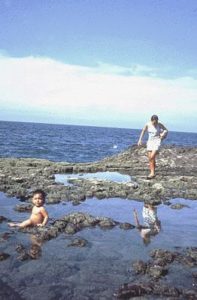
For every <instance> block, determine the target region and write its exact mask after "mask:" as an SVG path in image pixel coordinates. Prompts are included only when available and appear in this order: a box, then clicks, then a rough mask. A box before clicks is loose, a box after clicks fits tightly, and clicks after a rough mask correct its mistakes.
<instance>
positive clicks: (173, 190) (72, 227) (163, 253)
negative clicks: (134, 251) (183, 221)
mask: <svg viewBox="0 0 197 300" xmlns="http://www.w3.org/2000/svg"><path fill="white" fill-rule="evenodd" d="M106 171H109V172H114V171H116V172H119V173H121V174H124V175H129V176H130V177H131V180H130V181H129V182H115V181H110V180H101V179H95V178H92V179H88V178H86V177H85V178H84V177H83V176H78V177H77V178H72V174H84V173H96V172H106ZM55 174H71V177H70V178H69V179H68V183H69V184H67V185H64V184H63V183H60V182H57V181H56V178H55ZM147 174H148V160H147V156H146V149H145V148H144V147H141V148H138V147H136V146H133V147H130V148H128V149H127V150H126V151H124V152H123V153H120V154H118V155H115V156H111V157H108V158H105V159H104V160H101V161H98V162H94V163H83V164H82V163H75V164H74V163H66V162H59V163H56V162H52V161H48V160H40V159H33V158H32V159H26V158H18V159H17V158H2V159H0V191H2V192H4V193H6V195H8V196H13V197H17V198H19V199H20V200H22V201H24V202H23V203H20V204H17V205H16V206H15V207H14V205H13V209H14V210H15V211H16V212H30V211H31V209H32V204H31V202H30V198H31V195H32V191H33V190H34V189H37V188H42V189H43V190H44V191H45V192H46V193H47V203H48V204H55V203H60V202H61V201H62V202H67V201H70V202H72V204H73V205H78V204H80V203H81V202H82V201H85V200H86V199H88V198H98V199H106V198H115V197H119V198H122V199H130V200H132V199H135V200H138V201H149V202H151V203H154V204H160V203H162V202H163V203H164V204H167V205H170V208H169V209H171V208H172V211H173V210H174V209H176V210H181V209H182V208H183V211H184V209H187V208H188V207H189V206H188V205H187V204H181V203H175V204H172V203H171V202H170V201H169V200H170V199H172V198H185V199H191V200H192V199H193V200H196V199H197V194H196V186H197V149H196V148H183V147H174V146H165V147H163V148H162V149H161V152H160V154H159V156H158V158H157V176H156V177H155V178H154V179H153V180H147V178H146V177H147ZM6 199H7V198H6ZM92 201H94V202H95V199H92ZM107 201H109V200H107ZM113 201H114V199H113ZM121 201H122V200H121ZM103 202H104V200H103ZM103 202H102V203H103ZM99 203H101V202H99ZM129 203H131V202H129ZM192 203H194V202H192ZM138 204H139V205H141V203H138ZM67 205H68V204H67ZM58 206H59V205H58ZM163 207H165V208H167V206H163ZM181 212H182V211H180V213H181ZM177 213H178V211H177ZM8 221H10V220H8V219H7V218H6V217H5V216H0V224H1V225H2V228H4V231H3V232H2V234H1V236H0V243H2V245H6V243H8V244H9V243H10V244H9V245H12V238H13V239H15V238H16V240H17V244H16V245H14V247H15V248H14V249H13V248H8V249H12V250H10V251H9V250H8V251H7V248H6V246H4V248H3V250H1V251H0V264H1V266H2V269H1V273H2V274H3V275H4V279H5V278H7V280H4V281H3V280H2V281H0V286H1V289H0V298H2V299H27V298H28V297H29V294H28V293H29V290H28V289H29V284H27V283H26V282H25V280H26V279H24V278H23V272H21V273H20V271H19V269H18V270H17V271H16V272H15V275H16V277H17V278H19V279H18V280H19V281H18V282H25V284H24V286H23V289H22V290H21V289H18V282H17V281H16V282H14V281H13V282H12V283H10V278H9V276H10V275H9V271H8V272H7V271H6V270H7V269H6V268H9V261H10V262H12V263H13V262H14V264H16V266H22V264H23V263H24V264H25V263H28V264H32V265H31V266H33V263H34V262H35V261H36V260H38V263H39V261H40V260H41V258H42V256H44V255H43V253H42V251H43V247H42V246H43V245H46V246H45V247H44V248H45V251H46V249H47V245H49V244H50V243H51V242H53V241H57V240H58V239H59V245H61V247H63V246H62V245H64V244H65V240H66V239H69V241H70V243H69V244H67V248H66V247H65V246H64V247H65V250H64V251H65V253H66V249H67V251H69V250H68V249H74V250H75V249H77V248H78V249H77V250H79V251H80V252H83V250H84V251H87V252H86V254H88V253H89V252H88V249H89V248H91V247H95V251H97V248H96V243H97V242H98V241H97V240H95V241H92V240H91V238H90V239H89V238H87V239H86V235H85V233H84V232H85V231H86V230H90V229H91V232H92V230H93V229H94V230H97V229H98V230H100V229H102V230H101V231H102V232H103V230H110V229H112V228H114V230H117V232H118V234H117V236H116V238H117V240H118V238H120V236H121V234H120V233H119V232H122V233H123V235H124V233H125V234H126V235H125V238H126V239H128V240H129V239H131V244H132V243H133V238H131V236H130V235H129V232H130V230H131V229H134V228H135V226H134V225H132V224H130V223H127V222H125V223H124V222H119V221H116V220H114V219H112V218H109V217H99V216H93V215H91V214H89V213H84V212H74V213H69V214H66V215H64V216H63V217H61V218H57V219H54V220H50V222H49V223H48V224H47V226H45V227H36V228H25V229H15V228H14V229H13V228H12V229H10V228H9V230H7V228H6V226H7V225H6V224H7V222H8ZM4 226H5V227H4ZM125 230H126V231H125ZM135 231H137V230H133V231H131V232H132V233H133V234H135ZM79 232H80V234H83V235H84V236H83V237H79V236H78V233H79ZM109 232H113V230H112V231H108V233H109ZM86 234H87V233H86ZM97 234H98V233H97ZM99 234H100V233H99ZM105 234H106V233H105ZM22 235H23V236H28V235H29V236H31V239H33V240H32V241H31V244H30V245H29V244H27V243H23V242H21V236H22ZM119 235H120V236H119ZM61 238H62V240H61ZM49 240H50V242H48V241H49ZM105 243H106V240H105ZM124 243H125V240H124ZM134 244H135V243H134ZM121 245H122V244H121ZM12 246H13V245H12ZM10 247H11V246H10ZM102 247H104V246H102ZM110 247H111V245H110ZM156 247H158V246H156ZM172 247H174V244H173V246H172V245H171V248H172ZM58 249H59V248H58ZM101 249H104V250H103V252H102V251H101V253H98V254H96V255H100V259H99V257H98V260H99V264H98V265H100V264H102V260H105V263H103V264H107V263H108V260H109V257H111V248H110V256H109V257H105V249H106V248H105V247H104V248H101ZM60 251H62V250H61V249H60ZM108 251H109V250H108ZM113 251H114V252H113V253H115V254H116V255H117V253H116V246H115V247H114V248H113ZM73 252H74V251H73ZM119 252H121V251H119ZM16 253H17V254H16ZM115 254H113V255H115ZM118 254H119V253H118ZM16 255H17V257H16ZM48 255H49V254H48ZM69 255H70V256H71V254H69ZM77 255H78V254H77ZM89 255H90V254H89ZM149 256H150V259H148V260H147V259H146V260H143V259H140V260H136V261H130V265H129V272H130V273H131V281H127V282H125V281H123V280H121V281H120V282H118V284H116V288H115V287H114V286H110V287H109V291H108V294H106V295H105V296H103V298H102V297H101V298H100V293H101V291H100V290H102V289H103V287H102V286H101V287H99V284H100V278H101V277H102V276H104V274H103V273H102V274H98V278H99V280H98V279H97V280H98V283H94V284H93V287H94V285H95V287H94V288H95V290H99V292H98V291H97V294H94V292H93V291H88V290H87V289H86V290H85V288H84V285H83V288H84V295H81V291H78V290H77V285H76V286H75V288H73V287H72V286H73V281H72V276H71V275H72V274H70V273H69V272H70V270H71V269H72V268H73V270H75V271H76V270H78V271H79V270H80V268H79V267H78V265H77V266H74V267H68V268H67V269H66V270H65V269H62V274H63V275H65V272H66V274H67V279H66V280H68V284H70V285H69V287H68V289H65V288H64V286H63V287H62V291H61V293H62V298H61V299H66V298H68V299H77V298H76V295H75V292H76V293H78V294H77V297H78V295H79V293H80V295H81V296H83V298H81V299H95V300H96V299H99V300H100V299H105V300H109V299H110V300H111V299H191V300H193V299H197V297H196V285H197V281H196V280H197V248H196V247H185V246H184V247H182V246H181V247H179V248H177V249H176V248H175V247H174V248H173V250H169V249H160V248H155V249H153V250H152V251H149ZM63 257H64V258H63ZM63 257H61V259H60V261H61V264H60V265H59V268H61V266H62V265H64V264H66V263H68V262H67V254H66V256H63ZM77 257H78V256H77ZM79 257H80V256H79ZM84 257H85V256H84ZM93 257H94V260H93V261H91V260H90V262H88V266H89V272H90V271H91V268H92V266H91V262H92V263H93V266H94V265H95V263H96V262H97V261H96V258H95V256H93ZM115 257H116V256H115ZM142 258H143V257H142ZM75 259H76V257H75ZM75 259H74V261H75ZM80 259H81V260H82V261H81V263H83V256H82V257H81V258H80ZM117 261H118V262H119V260H117ZM117 261H116V260H115V262H117ZM112 262H113V261H112ZM6 263H7V265H6ZM12 263H10V265H12ZM42 263H43V262H42ZM75 263H76V264H79V263H80V260H79V261H77V262H76V261H75ZM113 263H114V262H113ZM113 263H112V265H113ZM121 263H122V261H121ZM121 263H120V264H121ZM114 265H116V263H115V264H114ZM4 266H6V267H4ZM43 266H44V267H43V270H44V269H45V268H50V265H48V261H47V266H45V265H43ZM51 266H52V270H53V269H54V265H53V263H51ZM96 266H97V265H96ZM81 267H83V264H81ZM39 268H40V265H39ZM97 268H98V266H97V267H96V272H97ZM119 268H120V266H119V265H117V269H115V271H114V273H113V275H112V276H111V273H110V275H109V274H108V273H107V274H106V278H108V276H109V278H110V280H111V281H110V280H109V279H108V280H109V282H110V284H111V283H112V280H113V279H111V277H113V276H116V274H117V273H118V272H119ZM13 270H14V268H13ZM13 270H12V271H13ZM35 270H36V268H35ZM43 270H42V272H43ZM84 270H85V271H84V272H82V275H83V276H84V277H85V275H86V269H84ZM102 270H103V269H102ZM6 272H7V273H6ZM25 272H26V270H25ZM28 272H30V269H29V271H28ZM35 272H36V271H35ZM53 272H54V270H53V271H52V273H51V274H50V272H49V274H50V275H49V276H51V277H49V282H48V283H45V289H46V291H45V294H46V295H47V298H43V299H55V298H54V297H56V295H55V294H54V293H55V292H54V290H53V289H51V284H50V281H51V280H52V281H53V276H54V273H53ZM58 272H59V269H58ZM96 272H95V274H94V276H96ZM105 272H107V270H106V271H105ZM125 272H126V270H125ZM87 273H88V272H87ZM25 274H26V273H25ZM29 274H30V273H29ZM32 274H33V273H31V276H30V275H29V276H30V277H31V278H32V276H33V278H34V275H32ZM45 275H46V274H45ZM82 275H81V276H82ZM56 276H57V275H56ZM70 276H71V279H70V280H71V281H70V282H69V278H70ZM83 276H82V278H83ZM120 276H121V275H120ZM43 278H44V277H43ZM58 278H59V277H58ZM79 278H80V277H79ZM96 278H97V277H96ZM34 280H35V282H36V276H35V278H34ZM40 280H41V279H40ZM58 280H60V279H58ZM84 280H85V279H84ZM95 280H96V279H95ZM103 280H104V282H105V279H103ZM41 282H42V281H41ZM82 282H83V281H82ZM85 282H86V281H85ZM95 282H96V281H95ZM124 282H125V283H124ZM120 283H124V284H123V285H122V286H120V287H119V285H120ZM47 284H48V285H47ZM35 285H36V289H37V282H36V283H35ZM33 286H34V285H33ZM39 288H40V290H39ZM39 288H38V289H37V294H38V296H39V297H40V295H43V294H42V292H43V291H42V284H40V286H39ZM105 288H106V293H107V287H106V285H105ZM79 289H80V287H79ZM90 292H91V293H92V294H91V296H90V297H89V296H87V295H86V293H90ZM23 293H24V294H23ZM26 293H27V294H28V297H26V296H24V295H26ZM59 293H60V286H59V285H58V286H57V295H59ZM46 295H45V296H46ZM23 296H24V298H23ZM41 298H42V297H41ZM31 299H34V298H31Z"/></svg>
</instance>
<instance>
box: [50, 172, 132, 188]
mask: <svg viewBox="0 0 197 300" xmlns="http://www.w3.org/2000/svg"><path fill="white" fill-rule="evenodd" d="M71 178H72V179H73V178H74V179H80V178H81V179H89V180H91V179H96V180H105V181H106V180H107V181H113V182H118V183H123V182H130V181H131V177H130V176H129V175H123V174H121V173H119V172H109V171H107V172H96V173H83V174H56V175H55V180H56V182H60V183H63V184H65V185H69V182H68V180H69V179H71Z"/></svg>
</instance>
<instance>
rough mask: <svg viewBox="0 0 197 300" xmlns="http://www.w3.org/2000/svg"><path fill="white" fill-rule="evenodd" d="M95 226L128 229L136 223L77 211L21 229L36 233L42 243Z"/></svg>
mask: <svg viewBox="0 0 197 300" xmlns="http://www.w3.org/2000/svg"><path fill="white" fill-rule="evenodd" d="M95 226H98V227H100V228H101V229H111V228H113V227H115V226H119V227H120V228H123V229H125V226H126V229H132V228H134V225H131V224H129V223H127V225H125V223H121V222H117V221H114V220H113V219H111V218H107V217H94V216H92V215H90V214H87V213H82V212H76V213H71V214H68V215H66V216H64V217H62V218H61V219H58V220H55V221H54V222H52V224H51V225H48V226H46V227H26V228H23V229H19V230H20V231H22V232H27V233H32V234H34V235H35V236H36V238H37V239H38V240H39V241H40V242H41V243H42V242H44V241H48V240H50V239H52V238H56V237H57V236H58V235H59V234H60V233H65V234H68V235H73V234H75V233H76V232H78V231H81V230H82V229H84V228H87V227H90V228H93V227H95Z"/></svg>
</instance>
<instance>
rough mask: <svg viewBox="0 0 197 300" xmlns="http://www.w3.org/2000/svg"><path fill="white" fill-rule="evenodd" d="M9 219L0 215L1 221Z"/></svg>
mask: <svg viewBox="0 0 197 300" xmlns="http://www.w3.org/2000/svg"><path fill="white" fill-rule="evenodd" d="M5 221H8V219H7V218H6V217H4V216H0V223H2V222H5Z"/></svg>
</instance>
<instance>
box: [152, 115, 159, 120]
mask: <svg viewBox="0 0 197 300" xmlns="http://www.w3.org/2000/svg"><path fill="white" fill-rule="evenodd" d="M158 120H159V118H158V116H157V115H152V117H151V121H158Z"/></svg>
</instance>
